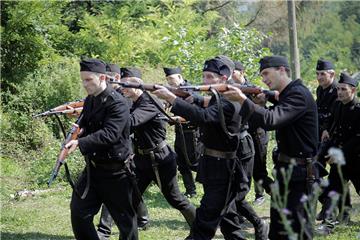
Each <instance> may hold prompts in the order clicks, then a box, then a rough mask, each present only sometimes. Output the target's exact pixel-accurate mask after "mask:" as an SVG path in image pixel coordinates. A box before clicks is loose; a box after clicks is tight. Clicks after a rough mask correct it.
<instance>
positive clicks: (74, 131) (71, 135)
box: [47, 115, 83, 186]
mask: <svg viewBox="0 0 360 240" xmlns="http://www.w3.org/2000/svg"><path fill="white" fill-rule="evenodd" d="M82 116H83V115H81V116H80V117H79V118H78V119H77V120H76V123H75V124H74V125H73V126H72V127H71V129H70V131H69V132H68V134H67V135H66V138H65V140H64V142H63V143H62V145H61V150H60V154H59V156H58V158H57V160H56V163H55V166H54V168H53V170H52V173H51V176H50V178H49V181H48V182H47V184H48V186H50V185H51V183H52V182H53V181H54V180H55V179H56V177H57V175H58V174H59V171H60V167H61V166H62V165H63V164H64V163H65V159H66V157H67V156H68V154H69V149H68V148H66V147H65V145H66V144H67V143H68V142H70V141H71V140H75V139H77V138H78V135H79V133H80V128H79V126H78V125H77V124H78V123H80V121H81V119H82Z"/></svg>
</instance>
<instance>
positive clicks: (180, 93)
mask: <svg viewBox="0 0 360 240" xmlns="http://www.w3.org/2000/svg"><path fill="white" fill-rule="evenodd" d="M108 83H112V84H118V85H120V86H121V87H123V88H137V89H141V90H145V91H149V92H152V91H156V90H158V89H159V87H160V86H162V87H166V88H167V89H169V91H170V92H172V93H174V94H175V95H176V96H178V97H181V98H187V97H189V96H191V94H190V93H189V92H188V91H185V90H182V89H180V88H177V87H171V86H168V85H161V84H141V83H133V82H117V81H109V82H108Z"/></svg>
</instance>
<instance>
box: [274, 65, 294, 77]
mask: <svg viewBox="0 0 360 240" xmlns="http://www.w3.org/2000/svg"><path fill="white" fill-rule="evenodd" d="M280 67H284V66H280ZM280 67H275V69H276V70H279V69H280ZM284 68H285V71H286V75H287V76H288V77H289V78H291V69H290V68H288V67H284Z"/></svg>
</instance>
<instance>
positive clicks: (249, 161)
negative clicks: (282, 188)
mask: <svg viewBox="0 0 360 240" xmlns="http://www.w3.org/2000/svg"><path fill="white" fill-rule="evenodd" d="M240 143H241V145H240V146H239V149H238V158H239V159H240V164H241V166H242V168H243V170H244V172H245V174H246V177H247V179H248V180H249V181H248V188H244V189H242V191H241V192H240V193H238V195H237V196H236V198H235V199H234V201H233V202H232V203H231V204H230V206H229V209H228V210H227V213H226V214H225V216H224V218H223V219H222V220H221V223H220V228H221V232H222V233H223V235H224V238H225V239H245V238H244V237H243V236H242V234H241V232H240V230H241V229H240V221H239V214H240V215H241V216H244V217H245V218H246V219H247V220H249V221H250V222H251V223H252V224H253V226H254V227H257V226H258V225H259V224H260V222H261V218H260V217H259V216H258V215H257V213H256V212H255V210H254V209H253V208H252V206H251V205H250V204H249V203H248V202H247V201H246V200H245V196H246V195H247V194H248V192H249V189H250V186H251V181H250V180H251V178H252V175H253V168H254V152H255V151H254V145H253V141H252V138H251V136H250V135H247V136H245V137H244V138H243V139H241V141H240Z"/></svg>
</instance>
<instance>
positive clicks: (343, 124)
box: [329, 98, 360, 166]
mask: <svg viewBox="0 0 360 240" xmlns="http://www.w3.org/2000/svg"><path fill="white" fill-rule="evenodd" d="M333 114H334V122H333V125H332V127H331V128H330V130H329V131H330V134H331V135H330V139H331V142H332V143H333V145H334V146H336V147H340V148H342V150H343V152H344V155H345V158H346V161H347V163H353V164H356V165H357V166H359V165H360V103H359V102H358V100H357V99H356V98H354V99H353V100H352V101H351V102H349V103H347V104H342V103H341V102H339V101H337V102H336V103H335V107H334V112H333ZM353 166H355V165H353Z"/></svg>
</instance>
